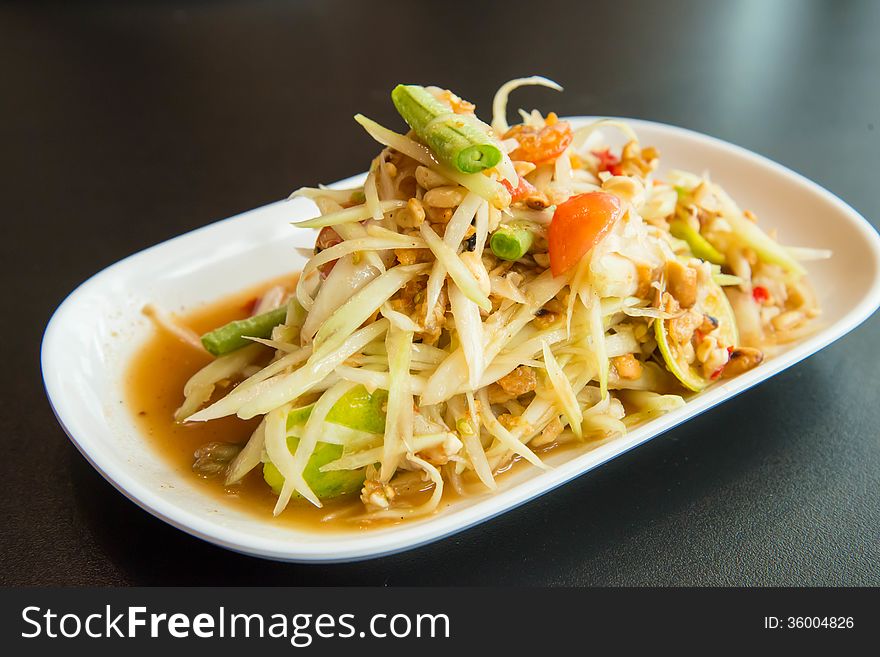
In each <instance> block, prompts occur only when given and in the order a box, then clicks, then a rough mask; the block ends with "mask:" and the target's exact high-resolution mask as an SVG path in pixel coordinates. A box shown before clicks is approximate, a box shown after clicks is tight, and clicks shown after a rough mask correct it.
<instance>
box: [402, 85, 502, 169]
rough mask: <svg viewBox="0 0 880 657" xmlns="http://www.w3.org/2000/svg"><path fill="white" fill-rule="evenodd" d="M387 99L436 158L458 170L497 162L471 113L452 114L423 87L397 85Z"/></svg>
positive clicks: (491, 142) (496, 151)
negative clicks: (389, 98) (389, 99)
mask: <svg viewBox="0 0 880 657" xmlns="http://www.w3.org/2000/svg"><path fill="white" fill-rule="evenodd" d="M391 100H392V101H393V102H394V106H395V107H396V108H397V111H398V112H399V113H400V115H401V116H402V117H403V120H404V121H406V122H407V124H409V127H411V128H412V129H413V130H414V131H415V133H416V134H417V135H418V137H419V139H421V140H422V141H423V142H425V144H426V145H427V146H428V147H429V148H430V149H431V150H432V151H433V152H434V155H436V156H437V159H438V160H440V161H441V162H442V163H443V164H445V165H447V166H450V167H452V168H454V169H456V170H457V171H460V172H462V173H478V172H480V171H483V170H484V169H489V168H491V167H494V166H495V165H496V164H498V163H499V162H500V161H501V149H500V147H499V145H498V142H497V141H496V139H495V138H494V137H493V136H492V135H491V134H489V127H488V126H486V125H485V124H484V123H483V122H482V121H480V120H479V119H478V118H477V117H475V116H474V115H473V114H455V113H453V112H452V110H451V109H450V108H449V107H448V106H447V105H444V104H443V103H441V102H440V101H439V100H437V99H436V98H434V96H432V95H431V92H429V91H428V90H427V89H425V88H424V87H421V86H419V85H416V84H399V85H397V86H396V87H395V88H394V91H392V92H391Z"/></svg>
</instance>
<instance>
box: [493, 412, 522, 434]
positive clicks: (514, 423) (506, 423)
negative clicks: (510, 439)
mask: <svg viewBox="0 0 880 657" xmlns="http://www.w3.org/2000/svg"><path fill="white" fill-rule="evenodd" d="M498 421H499V422H500V423H501V426H502V427H504V428H505V429H507V430H508V431H513V430H514V429H516V428H517V427H518V426H519V425H520V424H522V421H523V420H522V417H520V416H519V415H511V414H510V413H504V414H503V415H499V416H498Z"/></svg>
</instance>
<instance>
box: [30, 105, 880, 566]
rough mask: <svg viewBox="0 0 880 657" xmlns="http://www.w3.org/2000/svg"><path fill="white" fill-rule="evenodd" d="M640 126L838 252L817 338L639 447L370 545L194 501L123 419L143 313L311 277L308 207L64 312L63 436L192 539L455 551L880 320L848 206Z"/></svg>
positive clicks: (660, 424) (792, 236)
mask: <svg viewBox="0 0 880 657" xmlns="http://www.w3.org/2000/svg"><path fill="white" fill-rule="evenodd" d="M588 120H589V119H587V118H583V117H582V118H578V119H573V121H574V122H585V121H588ZM627 121H628V122H629V123H630V124H631V125H632V126H633V127H634V128H635V129H636V130H637V131H638V133H639V135H640V138H641V140H642V142H643V143H645V144H652V145H655V146H657V147H659V149H660V151H661V153H662V160H661V161H662V163H663V166H664V169H671V168H681V169H687V170H690V171H695V172H702V171H709V172H710V173H711V175H712V178H713V179H714V180H716V181H718V182H719V183H721V184H722V185H723V186H724V187H725V188H726V189H727V191H728V192H729V193H730V194H731V195H732V196H733V198H734V199H736V200H737V201H738V202H739V203H740V204H741V205H742V206H743V207H746V208H749V209H751V210H753V211H754V212H756V213H757V214H758V216H759V217H761V220H762V223H763V225H765V226H770V227H775V228H777V229H778V230H779V235H780V238H781V241H782V242H783V243H786V244H792V245H797V246H807V247H816V248H828V249H832V250H833V251H834V257H832V258H831V259H830V260H826V261H821V262H815V263H808V269H809V273H810V277H811V280H812V282H813V285H814V286H815V289H816V293H817V295H818V297H819V300H820V303H821V305H822V309H823V315H822V316H821V318H820V319H819V320H818V321H819V322H820V330H819V331H818V332H817V333H815V334H814V335H812V336H811V337H809V338H808V339H805V340H803V341H802V342H799V343H797V344H794V345H791V346H789V347H787V348H786V349H785V350H784V351H783V352H781V353H780V354H778V355H776V356H774V357H773V358H769V359H767V360H765V362H764V363H762V364H761V365H760V366H759V367H757V368H756V369H754V370H752V371H750V372H748V373H746V374H744V375H743V376H740V377H738V378H736V379H732V380H730V381H725V382H723V383H721V384H718V385H715V386H713V387H712V388H710V389H709V390H706V391H705V392H703V393H701V394H700V395H698V396H696V397H695V398H694V399H693V400H691V401H689V402H688V403H687V404H686V405H685V406H684V407H683V408H680V409H678V410H676V411H673V412H671V413H668V414H666V415H664V416H662V417H660V418H658V419H656V420H653V421H652V422H649V423H647V424H645V425H643V426H641V427H639V428H637V429H635V430H633V431H631V432H630V433H629V434H627V435H626V436H623V437H621V438H618V439H616V440H613V441H611V442H608V443H605V444H604V445H602V446H601V447H598V448H596V449H593V450H592V451H588V452H585V453H582V454H580V455H577V456H574V457H572V455H571V453H569V454H567V455H562V454H558V455H550V457H549V459H548V460H549V462H550V463H551V464H552V465H553V466H554V467H553V468H552V469H550V470H548V471H546V472H539V471H538V470H536V469H534V468H520V469H518V470H517V471H516V472H514V473H513V474H512V476H509V477H506V478H505V481H504V485H503V486H502V489H501V490H499V491H498V492H497V493H496V494H494V495H487V496H481V497H475V498H471V499H467V500H463V501H460V502H456V503H454V504H453V505H451V506H449V507H447V508H444V509H441V511H440V512H438V513H437V514H435V515H434V516H432V517H429V518H424V519H421V520H416V521H411V522H407V523H403V524H400V525H396V526H390V527H385V528H381V529H373V530H366V531H357V530H352V531H339V532H328V531H320V532H312V531H308V530H302V529H295V528H292V527H290V526H285V525H281V524H273V523H272V522H271V521H268V520H262V519H259V518H256V517H254V516H252V515H248V514H246V513H244V512H240V511H237V510H235V509H231V508H224V507H223V506H221V505H220V503H219V502H218V499H217V498H215V497H213V496H210V495H209V494H207V493H206V492H204V491H201V490H199V489H198V488H197V487H196V486H194V485H193V482H192V481H191V477H192V475H191V473H186V472H177V471H175V470H174V469H173V468H171V467H170V465H169V464H168V463H167V462H166V461H164V460H163V459H162V458H161V457H160V455H159V454H158V453H157V452H156V451H155V450H154V449H153V448H152V447H151V446H150V445H149V444H148V441H147V439H146V438H145V437H144V436H142V435H141V434H140V433H139V431H138V429H137V427H136V425H135V423H134V421H133V418H132V417H131V415H130V413H129V411H128V409H127V408H126V407H125V404H124V403H122V401H123V392H122V391H123V385H122V380H123V375H124V372H125V369H126V366H127V365H128V363H129V361H130V358H131V356H132V354H133V353H134V351H135V350H136V349H137V348H138V345H139V344H140V343H141V342H142V341H143V340H144V339H145V337H146V336H147V334H148V333H149V331H150V330H151V327H150V326H149V325H148V323H147V322H146V321H145V320H144V319H143V317H142V315H141V313H140V310H141V308H142V307H143V306H144V304H145V303H147V302H156V303H158V304H159V305H161V306H163V307H164V308H167V309H171V310H180V309H184V308H192V307H195V306H197V305H199V304H201V303H204V302H206V301H212V300H215V299H218V298H220V297H223V296H225V295H227V294H229V293H231V292H234V291H237V290H239V289H244V288H247V287H249V286H251V285H254V284H257V283H259V282H261V281H263V280H266V279H269V278H273V277H275V276H278V275H281V274H284V273H288V272H292V271H295V270H297V269H299V268H300V267H301V266H302V264H303V262H304V260H303V258H302V257H301V256H299V255H297V254H296V252H295V251H294V247H297V246H300V247H303V246H304V247H309V248H310V247H311V246H312V245H313V244H314V233H313V232H312V231H306V230H299V229H295V228H292V227H291V226H290V222H291V221H293V220H298V219H303V218H306V217H309V216H313V214H314V208H313V206H312V205H311V203H310V202H308V201H305V200H302V199H299V200H297V201H294V202H278V203H273V204H271V205H267V206H265V207H263V208H259V209H257V210H253V211H251V212H247V213H245V214H242V215H239V216H237V217H233V218H231V219H226V220H225V221H221V222H218V223H215V224H212V225H210V226H206V227H204V228H201V229H199V230H196V231H193V232H191V233H187V234H186V235H181V236H180V237H177V238H175V239H172V240H169V241H167V242H164V243H162V244H159V245H158V246H154V247H152V248H150V249H147V250H146V251H142V252H141V253H138V254H136V255H133V256H131V257H129V258H126V259H125V260H122V261H121V262H118V263H116V264H115V265H113V266H111V267H108V268H107V269H105V270H104V271H102V272H101V273H99V274H97V275H96V276H94V277H93V278H91V279H90V280H88V281H86V282H85V283H83V284H82V285H81V286H80V287H79V288H77V289H76V290H75V291H74V292H73V293H72V294H71V295H70V296H69V297H68V298H67V299H66V300H65V301H64V303H62V304H61V306H60V307H59V308H58V310H57V311H56V312H55V315H54V316H53V317H52V319H51V321H50V322H49V326H48V327H47V329H46V334H45V336H44V339H43V346H42V369H43V378H44V381H45V384H46V390H47V392H48V395H49V399H50V401H51V403H52V407H53V408H54V410H55V413H56V415H57V416H58V419H59V421H60V422H61V424H62V426H63V427H64V430H65V431H66V432H67V434H68V435H69V436H70V439H71V440H72V441H73V442H74V444H75V445H76V446H77V448H78V449H79V450H80V451H81V452H82V453H83V455H84V456H85V457H86V458H87V459H88V460H89V462H90V463H91V464H92V465H93V466H94V467H95V468H96V469H97V470H98V471H99V472H100V473H101V474H102V475H103V476H104V477H105V478H106V479H107V480H108V481H110V482H111V483H112V484H113V485H114V486H115V487H116V488H118V489H119V490H120V491H121V492H122V493H123V494H124V495H126V496H127V497H129V498H130V499H131V500H133V501H134V502H136V503H137V504H139V505H140V506H141V507H143V508H144V509H146V510H147V511H149V512H150V513H152V514H154V515H155V516H157V517H159V518H161V519H163V520H165V521H166V522H168V523H170V524H172V525H174V526H175V527H178V528H179V529H182V530H184V531H186V532H188V533H190V534H192V535H193V536H198V537H199V538H203V539H205V540H207V541H210V542H212V543H215V544H217V545H221V546H224V547H226V548H229V549H231V550H236V551H238V552H243V553H247V554H252V555H257V556H261V557H266V558H270V559H278V560H284V561H301V562H305V561H318V562H331V561H349V560H356V559H364V558H368V557H376V556H381V555H387V554H391V553H394V552H399V551H401V550H406V549H409V548H413V547H416V546H419V545H423V544H425V543H428V542H430V541H434V540H437V539H439V538H442V537H445V536H449V535H450V534H453V533H455V532H458V531H461V530H463V529H465V528H467V527H470V526H472V525H475V524H477V523H479V522H483V521H485V520H488V519H489V518H492V517H493V516H496V515H498V514H500V513H503V512H504V511H507V510H509V509H512V508H514V507H516V506H518V505H520V504H523V503H524V502H527V501H528V500H531V499H532V498H534V497H537V496H538V495H542V494H544V493H547V492H548V491H551V490H553V489H554V488H555V487H557V486H559V485H561V484H563V483H565V482H567V481H569V480H570V479H572V478H574V477H577V476H579V475H582V474H584V473H585V472H587V471H589V470H591V469H593V468H595V467H596V466H598V465H601V464H602V463H604V462H606V461H608V460H609V459H612V458H614V457H615V456H617V455H618V454H621V453H623V452H625V451H627V450H629V449H632V448H633V447H635V446H637V445H639V444H641V443H643V442H645V441H647V440H650V439H651V438H654V437H655V436H657V435H659V434H661V433H663V432H664V431H666V430H668V429H670V428H672V427H674V426H676V425H677V424H679V423H681V422H684V421H685V420H687V419H688V418H691V417H693V416H695V415H697V414H698V413H702V412H703V411H705V410H706V409H708V408H711V407H712V406H715V405H716V404H718V403H720V402H723V401H724V400H726V399H730V398H731V397H733V396H734V395H736V394H738V393H740V392H742V391H743V390H746V389H747V388H750V387H751V386H754V385H755V384H757V383H759V382H761V381H763V380H764V379H766V378H768V377H770V376H773V375H774V374H776V373H777V372H779V371H781V370H783V369H785V368H786V367H789V366H791V365H793V364H794V363H797V362H798V361H800V360H802V359H803V358H806V357H807V356H809V355H810V354H812V353H815V352H816V351H817V350H819V349H821V348H822V347H824V346H826V345H828V344H829V343H830V342H832V341H833V340H836V339H837V338H839V337H841V336H842V335H844V334H845V333H847V332H849V331H851V330H852V329H853V328H855V327H856V326H857V325H858V324H860V323H861V322H862V321H864V320H865V319H866V318H867V317H868V316H869V315H871V313H873V312H874V310H876V308H877V307H878V305H880V238H878V235H877V233H876V232H875V230H874V229H873V228H872V227H871V226H870V225H869V224H868V222H867V221H866V220H865V219H864V218H863V217H861V216H860V215H859V214H858V213H856V212H855V210H853V209H852V208H851V207H849V206H848V205H847V204H846V203H844V202H843V201H841V200H840V199H839V198H837V197H836V196H834V195H833V194H831V193H830V192H828V191H826V190H824V189H822V188H821V187H819V186H818V185H816V184H815V183H813V182H811V181H809V180H807V179H806V178H804V177H802V176H800V175H798V174H796V173H794V172H792V171H790V170H789V169H786V168H785V167H783V166H781V165H779V164H776V163H774V162H771V161H770V160H767V159H766V158H763V157H761V156H759V155H756V154H754V153H751V152H749V151H746V150H744V149H742V148H739V147H737V146H733V145H731V144H728V143H725V142H722V141H719V140H717V139H714V138H712V137H707V136H705V135H701V134H698V133H695V132H691V131H689V130H684V129H682V128H677V127H672V126H667V125H662V124H659V123H653V122H649V121H637V120H629V119H627ZM609 132H610V131H609ZM609 137H611V135H610V134H609ZM356 181H357V178H354V179H349V180H347V181H341V182H340V183H339V184H340V185H343V186H344V185H346V184H352V183H355V182H356ZM566 459H568V460H566Z"/></svg>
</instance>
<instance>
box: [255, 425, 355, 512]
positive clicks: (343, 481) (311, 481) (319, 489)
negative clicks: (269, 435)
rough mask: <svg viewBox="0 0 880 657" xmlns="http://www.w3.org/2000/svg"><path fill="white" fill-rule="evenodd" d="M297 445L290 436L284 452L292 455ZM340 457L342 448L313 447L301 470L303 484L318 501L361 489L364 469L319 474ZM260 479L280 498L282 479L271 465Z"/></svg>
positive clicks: (295, 440)
mask: <svg viewBox="0 0 880 657" xmlns="http://www.w3.org/2000/svg"><path fill="white" fill-rule="evenodd" d="M298 444H299V438H294V437H293V436H291V437H289V438H288V439H287V448H288V449H289V450H290V451H291V452H295V451H296V446H297V445H298ZM340 456H342V445H331V444H330V443H322V442H319V443H318V445H317V446H316V447H315V451H314V452H312V457H311V458H310V459H309V462H308V463H307V464H306V467H305V470H303V478H304V479H305V480H306V483H307V484H308V485H309V488H311V489H312V491H314V493H315V495H317V496H318V498H320V499H322V500H326V499H330V498H331V497H338V496H339V495H346V494H348V493H354V492H356V491H358V490H360V488H361V486H363V485H364V479H365V474H364V468H361V469H359V470H334V471H331V472H321V470H320V468H321V466H323V465H326V464H328V463H330V462H331V461H335V460H336V459H338V458H339V457H340ZM263 479H265V480H266V483H267V484H269V486H270V487H271V488H272V490H273V491H275V494H276V495H279V494H281V487H282V486H283V485H284V475H282V474H281V472H280V471H279V470H278V468H276V467H275V465H274V464H273V463H272V462H271V461H270V462H267V463H265V464H264V465H263ZM297 497H298V495H297Z"/></svg>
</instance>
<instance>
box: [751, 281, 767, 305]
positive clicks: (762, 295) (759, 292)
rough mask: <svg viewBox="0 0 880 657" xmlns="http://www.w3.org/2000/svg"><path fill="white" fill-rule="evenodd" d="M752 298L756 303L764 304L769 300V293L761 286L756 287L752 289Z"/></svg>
mask: <svg viewBox="0 0 880 657" xmlns="http://www.w3.org/2000/svg"><path fill="white" fill-rule="evenodd" d="M752 298H753V299H754V300H755V301H757V302H758V303H766V302H767V301H769V300H770V292H769V291H768V290H767V288H766V287H764V286H763V285H756V286H755V287H753V288H752Z"/></svg>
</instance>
